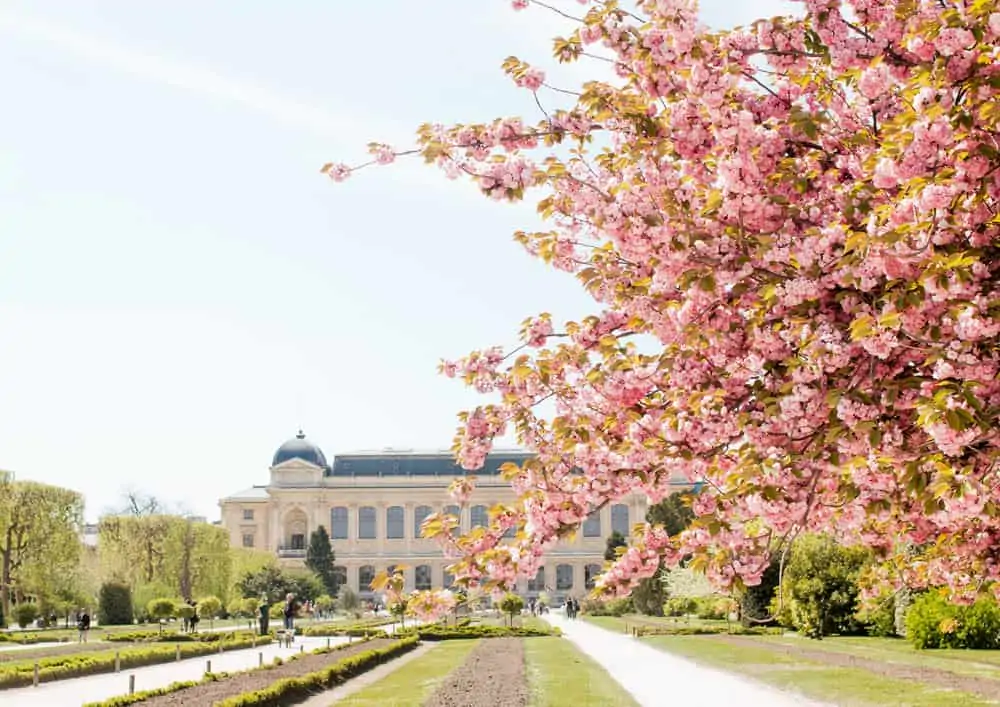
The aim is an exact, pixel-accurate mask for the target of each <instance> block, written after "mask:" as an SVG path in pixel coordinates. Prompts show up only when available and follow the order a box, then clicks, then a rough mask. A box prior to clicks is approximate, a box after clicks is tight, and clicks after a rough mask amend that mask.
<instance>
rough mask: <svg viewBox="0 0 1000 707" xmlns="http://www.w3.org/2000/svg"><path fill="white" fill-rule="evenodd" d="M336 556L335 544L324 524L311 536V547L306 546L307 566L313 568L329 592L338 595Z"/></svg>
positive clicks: (333, 595)
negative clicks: (331, 540)
mask: <svg viewBox="0 0 1000 707" xmlns="http://www.w3.org/2000/svg"><path fill="white" fill-rule="evenodd" d="M335 562H336V556H335V555H334V554H333V545H331V544H330V535H329V533H327V532H326V528H325V527H323V526H322V525H321V526H319V527H318V528H317V529H316V530H314V531H313V532H312V533H311V534H310V536H309V547H308V548H306V567H308V568H309V569H310V570H312V571H313V572H314V573H315V574H316V576H317V577H319V579H320V581H321V582H322V583H323V587H324V588H325V589H326V591H327V593H328V594H329V595H330V596H332V597H335V596H337V590H338V589H339V587H338V586H337V575H336V573H335V572H334V569H333V568H334V564H335Z"/></svg>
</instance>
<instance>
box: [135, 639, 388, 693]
mask: <svg viewBox="0 0 1000 707" xmlns="http://www.w3.org/2000/svg"><path fill="white" fill-rule="evenodd" d="M390 643H392V641H391V640H389V639H386V638H377V639H375V640H372V641H366V642H361V643H353V644H350V645H348V646H346V647H345V648H340V649H338V650H333V651H330V652H329V653H321V654H319V655H313V654H309V653H306V654H305V655H302V656H299V657H298V658H296V659H295V660H289V661H288V662H286V663H284V664H283V665H279V666H276V667H273V668H269V669H265V670H260V669H258V670H252V671H249V672H243V673H233V674H231V675H230V676H228V677H225V678H220V679H219V680H216V681H213V682H206V683H202V684H200V685H196V686H194V687H189V688H186V689H184V690H178V691H177V692H172V693H170V694H167V695H158V696H156V697H151V698H149V699H148V700H143V701H142V702H141V703H140V704H142V705H143V707H181V705H187V706H188V707H191V706H192V705H204V706H205V707H208V705H213V704H215V703H216V702H219V701H221V700H224V699H226V698H227V697H234V696H236V695H242V694H243V693H244V692H254V691H256V690H263V689H264V688H266V687H269V686H271V685H272V684H274V683H275V682H277V681H278V680H282V679H284V678H295V677H301V676H303V675H306V674H308V673H313V672H316V671H317V670H322V669H323V668H325V667H327V666H329V665H333V664H334V663H336V662H337V661H340V660H343V659H344V658H347V657H350V656H352V655H357V654H358V653H364V652H365V651H370V650H373V649H375V648H384V647H385V646H387V645H389V644H390Z"/></svg>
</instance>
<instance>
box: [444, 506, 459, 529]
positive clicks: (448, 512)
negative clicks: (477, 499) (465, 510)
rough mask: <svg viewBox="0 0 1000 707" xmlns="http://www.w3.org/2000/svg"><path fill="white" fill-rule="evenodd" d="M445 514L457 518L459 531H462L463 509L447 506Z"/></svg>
mask: <svg viewBox="0 0 1000 707" xmlns="http://www.w3.org/2000/svg"><path fill="white" fill-rule="evenodd" d="M444 512H445V514H446V515H450V516H455V522H456V523H458V529H459V531H461V530H462V507H461V506H454V505H453V506H445V507H444Z"/></svg>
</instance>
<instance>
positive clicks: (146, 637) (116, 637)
mask: <svg viewBox="0 0 1000 707" xmlns="http://www.w3.org/2000/svg"><path fill="white" fill-rule="evenodd" d="M256 635H257V632H256V631H248V630H245V629H244V630H240V631H202V632H201V633H181V632H180V631H129V632H128V633H109V634H107V635H105V636H104V639H103V640H105V641H111V642H113V643H218V642H219V641H234V640H237V639H240V640H242V639H246V640H248V641H249V640H250V639H251V637H252V636H256ZM272 635H273V633H272Z"/></svg>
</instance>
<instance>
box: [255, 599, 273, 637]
mask: <svg viewBox="0 0 1000 707" xmlns="http://www.w3.org/2000/svg"><path fill="white" fill-rule="evenodd" d="M258 611H259V612H260V635H261V636H266V635H267V630H268V624H269V623H270V621H271V614H270V611H271V605H270V604H268V602H267V596H266V595H265V596H262V597H261V598H260V607H259V608H258Z"/></svg>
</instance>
